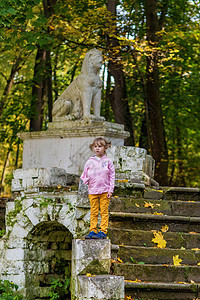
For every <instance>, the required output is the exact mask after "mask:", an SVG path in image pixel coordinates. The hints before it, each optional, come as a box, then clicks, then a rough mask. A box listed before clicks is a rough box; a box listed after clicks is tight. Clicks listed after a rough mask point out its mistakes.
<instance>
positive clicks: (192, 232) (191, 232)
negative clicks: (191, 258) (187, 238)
mask: <svg viewBox="0 0 200 300" xmlns="http://www.w3.org/2000/svg"><path fill="white" fill-rule="evenodd" d="M189 233H190V234H197V232H195V231H190V232H189Z"/></svg>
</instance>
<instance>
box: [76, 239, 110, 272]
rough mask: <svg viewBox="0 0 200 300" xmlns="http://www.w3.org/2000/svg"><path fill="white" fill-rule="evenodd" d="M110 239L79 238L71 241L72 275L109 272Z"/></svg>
mask: <svg viewBox="0 0 200 300" xmlns="http://www.w3.org/2000/svg"><path fill="white" fill-rule="evenodd" d="M110 259H111V250H110V240H81V239H76V240H73V242H72V262H73V268H72V273H73V276H77V275H79V274H86V273H93V274H108V273H109V272H110Z"/></svg>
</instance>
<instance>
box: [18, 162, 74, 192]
mask: <svg viewBox="0 0 200 300" xmlns="http://www.w3.org/2000/svg"><path fill="white" fill-rule="evenodd" d="M13 177H14V178H13V180H12V191H21V190H26V189H34V188H37V187H48V186H51V187H52V186H53V187H56V186H58V185H59V186H66V185H69V184H75V183H76V176H75V175H72V174H69V173H67V172H66V170H65V169H63V168H55V167H52V168H50V167H49V168H31V169H17V170H15V171H14V172H13Z"/></svg>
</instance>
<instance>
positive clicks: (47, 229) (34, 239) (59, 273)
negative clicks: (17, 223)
mask: <svg viewBox="0 0 200 300" xmlns="http://www.w3.org/2000/svg"><path fill="white" fill-rule="evenodd" d="M26 240H27V245H26V249H25V252H24V263H25V278H26V282H25V290H26V299H29V300H32V299H34V300H36V299H38V300H39V299H50V297H49V296H48V295H49V292H50V286H52V285H51V283H52V280H58V281H59V282H62V283H64V282H65V283H66V282H67V281H69V278H70V277H71V249H72V234H71V233H70V231H69V230H68V229H67V228H66V227H65V226H64V225H62V224H60V223H58V222H57V221H49V222H41V223H39V224H37V225H36V226H35V227H34V228H33V229H32V230H31V231H30V232H29V234H28V236H27V238H26ZM58 289H59V292H61V295H60V297H59V299H60V300H62V299H65V300H68V299H71V294H70V292H69V289H68V291H67V292H64V288H62V287H61V288H59V287H58ZM55 292H58V290H57V291H56V290H55ZM62 294H63V295H62Z"/></svg>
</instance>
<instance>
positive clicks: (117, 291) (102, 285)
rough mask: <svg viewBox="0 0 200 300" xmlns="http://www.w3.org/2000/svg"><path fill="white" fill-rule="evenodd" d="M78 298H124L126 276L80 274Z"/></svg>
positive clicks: (88, 299) (107, 299) (84, 299)
mask: <svg viewBox="0 0 200 300" xmlns="http://www.w3.org/2000/svg"><path fill="white" fill-rule="evenodd" d="M78 292H79V295H78V298H74V299H77V300H93V299H98V300H100V299H101V300H111V299H112V300H124V278H123V277H122V276H113V275H97V276H95V277H88V276H78Z"/></svg>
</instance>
